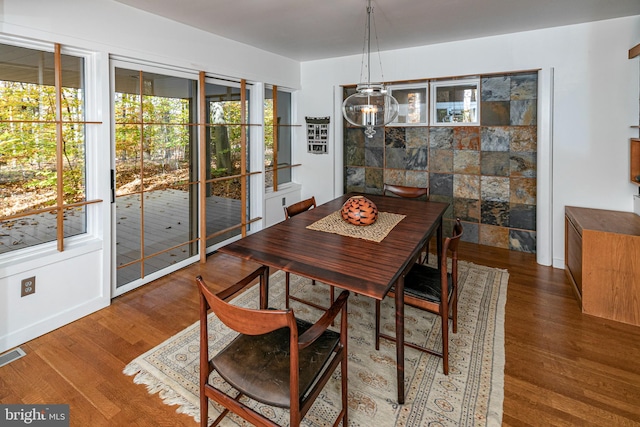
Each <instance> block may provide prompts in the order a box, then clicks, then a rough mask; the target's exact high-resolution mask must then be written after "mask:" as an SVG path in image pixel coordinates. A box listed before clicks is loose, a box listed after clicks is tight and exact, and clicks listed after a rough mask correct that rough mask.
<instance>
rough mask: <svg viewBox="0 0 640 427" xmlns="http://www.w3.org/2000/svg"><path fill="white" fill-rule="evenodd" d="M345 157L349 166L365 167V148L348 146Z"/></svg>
mask: <svg viewBox="0 0 640 427" xmlns="http://www.w3.org/2000/svg"><path fill="white" fill-rule="evenodd" d="M344 157H345V163H346V164H347V165H348V166H364V147H358V146H356V145H347V146H346V148H345V156H344Z"/></svg>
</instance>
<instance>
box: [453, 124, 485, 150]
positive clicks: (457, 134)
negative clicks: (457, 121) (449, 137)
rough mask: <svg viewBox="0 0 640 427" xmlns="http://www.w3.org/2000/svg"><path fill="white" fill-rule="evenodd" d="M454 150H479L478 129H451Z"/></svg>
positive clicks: (457, 127) (466, 127) (473, 127)
mask: <svg viewBox="0 0 640 427" xmlns="http://www.w3.org/2000/svg"><path fill="white" fill-rule="evenodd" d="M453 148H454V149H455V150H479V149H480V129H479V127H478V126H456V127H454V128H453Z"/></svg>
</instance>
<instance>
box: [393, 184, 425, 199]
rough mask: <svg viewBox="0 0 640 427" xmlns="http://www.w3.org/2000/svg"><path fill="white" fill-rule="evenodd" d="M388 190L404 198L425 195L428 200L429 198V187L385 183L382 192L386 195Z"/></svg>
mask: <svg viewBox="0 0 640 427" xmlns="http://www.w3.org/2000/svg"><path fill="white" fill-rule="evenodd" d="M387 192H389V193H391V194H395V195H396V196H400V197H404V198H411V199H415V198H418V197H421V196H425V197H426V199H427V200H428V199H429V187H407V186H404V185H393V184H384V190H383V192H382V194H383V195H385V196H386V195H387Z"/></svg>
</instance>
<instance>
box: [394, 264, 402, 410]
mask: <svg viewBox="0 0 640 427" xmlns="http://www.w3.org/2000/svg"><path fill="white" fill-rule="evenodd" d="M395 288H396V365H397V376H398V403H399V404H401V405H402V404H403V403H404V274H403V275H401V276H400V277H399V278H398V280H397V282H396V286H395Z"/></svg>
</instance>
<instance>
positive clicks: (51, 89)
mask: <svg viewBox="0 0 640 427" xmlns="http://www.w3.org/2000/svg"><path fill="white" fill-rule="evenodd" d="M47 48H48V46H47ZM0 56H1V57H2V58H3V59H2V62H1V63H0V200H1V201H2V203H0V254H2V253H8V252H12V251H17V250H20V249H24V248H28V247H32V246H36V245H40V244H43V243H48V242H57V248H58V250H59V251H62V250H63V249H64V241H65V238H69V237H71V236H76V235H80V234H84V233H86V232H87V227H88V224H87V205H89V204H91V203H95V202H99V201H100V200H88V198H87V182H86V173H85V172H86V170H85V168H86V162H87V159H86V147H87V136H86V134H87V126H91V125H96V124H99V123H97V122H93V123H91V122H87V119H86V104H87V94H86V89H85V82H86V79H87V77H86V76H85V68H86V66H85V58H84V57H82V56H73V55H70V54H63V53H61V46H60V45H51V46H50V50H41V49H37V48H31V47H23V46H15V45H9V44H0Z"/></svg>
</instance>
